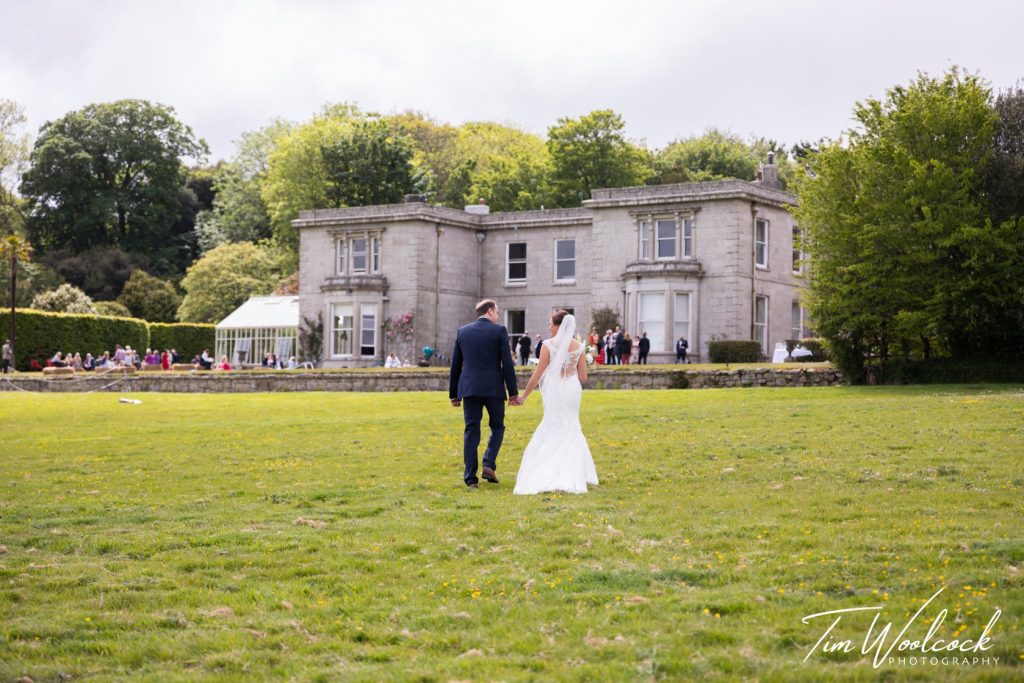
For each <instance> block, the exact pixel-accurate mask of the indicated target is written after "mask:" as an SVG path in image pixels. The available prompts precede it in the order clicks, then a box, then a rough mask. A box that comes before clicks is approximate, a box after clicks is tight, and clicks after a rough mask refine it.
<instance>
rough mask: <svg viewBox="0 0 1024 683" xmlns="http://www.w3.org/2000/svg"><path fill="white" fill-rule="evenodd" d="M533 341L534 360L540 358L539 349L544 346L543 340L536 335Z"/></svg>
mask: <svg viewBox="0 0 1024 683" xmlns="http://www.w3.org/2000/svg"><path fill="white" fill-rule="evenodd" d="M533 341H534V347H533V357H534V358H540V349H541V347H542V346H544V340H543V339H541V338H540V335H539V334H538V335H536V336H535V337H534V338H533Z"/></svg>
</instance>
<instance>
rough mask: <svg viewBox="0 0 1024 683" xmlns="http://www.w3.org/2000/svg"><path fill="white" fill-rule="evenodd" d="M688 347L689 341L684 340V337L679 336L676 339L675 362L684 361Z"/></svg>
mask: <svg viewBox="0 0 1024 683" xmlns="http://www.w3.org/2000/svg"><path fill="white" fill-rule="evenodd" d="M689 348H690V342H688V341H686V337H680V338H679V339H678V340H676V362H677V363H686V362H687V361H686V350H687V349H689Z"/></svg>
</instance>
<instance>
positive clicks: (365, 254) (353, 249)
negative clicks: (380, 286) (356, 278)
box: [348, 237, 370, 275]
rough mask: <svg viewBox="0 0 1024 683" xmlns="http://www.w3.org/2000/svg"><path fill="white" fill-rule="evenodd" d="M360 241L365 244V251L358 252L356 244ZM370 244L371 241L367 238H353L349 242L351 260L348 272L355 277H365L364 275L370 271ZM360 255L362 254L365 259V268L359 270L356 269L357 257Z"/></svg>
mask: <svg viewBox="0 0 1024 683" xmlns="http://www.w3.org/2000/svg"><path fill="white" fill-rule="evenodd" d="M359 241H362V243H363V250H362V251H356V246H355V244H356V242H359ZM369 243H370V240H369V238H367V237H353V238H352V239H350V240H349V243H348V252H349V259H350V261H349V271H348V272H350V273H352V274H353V275H357V274H358V275H363V274H365V273H366V272H368V271H369V266H370V244H369ZM359 254H361V255H362V257H363V267H362V268H357V267H356V255H359Z"/></svg>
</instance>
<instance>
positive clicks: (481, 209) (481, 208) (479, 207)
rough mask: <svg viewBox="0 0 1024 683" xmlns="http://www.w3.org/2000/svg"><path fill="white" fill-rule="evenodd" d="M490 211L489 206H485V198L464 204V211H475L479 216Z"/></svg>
mask: <svg viewBox="0 0 1024 683" xmlns="http://www.w3.org/2000/svg"><path fill="white" fill-rule="evenodd" d="M490 212H491V207H489V206H487V200H486V199H481V200H480V202H479V203H478V204H469V205H468V206H466V213H475V214H477V215H479V216H486V215H487V214H489V213H490Z"/></svg>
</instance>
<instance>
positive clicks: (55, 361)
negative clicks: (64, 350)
mask: <svg viewBox="0 0 1024 683" xmlns="http://www.w3.org/2000/svg"><path fill="white" fill-rule="evenodd" d="M50 365H52V366H53V367H55V368H65V367H67V365H68V364H67V363H65V362H64V359H63V358H61V353H60V351H58V352H57V353H55V354H53V358H51V359H50Z"/></svg>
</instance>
